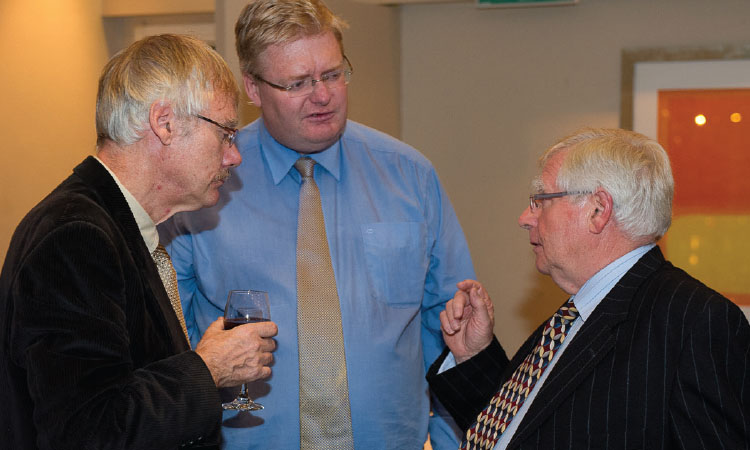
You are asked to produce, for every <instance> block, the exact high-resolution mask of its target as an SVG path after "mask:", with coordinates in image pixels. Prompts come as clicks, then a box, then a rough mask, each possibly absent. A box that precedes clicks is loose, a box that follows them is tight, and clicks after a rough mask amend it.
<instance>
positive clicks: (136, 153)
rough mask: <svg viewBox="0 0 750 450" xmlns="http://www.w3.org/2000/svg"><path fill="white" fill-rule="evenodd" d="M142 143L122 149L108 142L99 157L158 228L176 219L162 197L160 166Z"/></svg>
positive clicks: (100, 151) (102, 146)
mask: <svg viewBox="0 0 750 450" xmlns="http://www.w3.org/2000/svg"><path fill="white" fill-rule="evenodd" d="M139 144H141V141H138V142H136V143H135V144H132V145H127V146H121V145H118V144H116V143H115V142H112V141H107V142H106V143H104V144H103V145H101V146H100V147H99V149H98V153H97V156H98V157H99V159H100V160H101V161H102V162H103V163H104V164H105V165H106V166H107V167H108V168H109V170H111V171H112V172H113V173H114V174H115V175H116V176H117V179H118V180H119V181H120V183H121V184H122V185H123V186H124V187H125V189H127V190H128V191H129V192H130V193H131V194H132V195H133V197H135V199H136V200H137V201H138V203H139V204H140V205H141V206H142V207H143V209H145V210H146V212H147V213H148V215H149V217H151V220H153V221H154V223H156V224H159V223H161V222H163V221H165V220H167V219H168V218H169V217H171V216H172V215H173V213H170V211H171V210H172V208H171V207H169V205H168V202H167V201H166V200H167V199H165V198H164V196H163V195H162V189H161V186H160V184H159V183H160V177H159V176H158V175H159V167H160V166H159V164H158V161H153V160H152V159H153V158H151V157H150V155H151V153H149V152H148V149H147V148H144V146H143V145H139Z"/></svg>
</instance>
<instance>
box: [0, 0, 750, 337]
mask: <svg viewBox="0 0 750 450" xmlns="http://www.w3.org/2000/svg"><path fill="white" fill-rule="evenodd" d="M215 3H216V13H217V24H216V25H217V47H218V49H219V51H220V52H222V53H223V54H224V56H225V57H226V58H227V59H228V60H229V61H230V63H232V64H235V66H236V56H235V55H234V48H233V46H234V37H233V31H232V30H233V26H234V21H235V19H236V17H237V13H238V12H239V10H240V9H241V8H242V6H244V3H245V0H216V2H215ZM328 3H329V4H330V6H331V7H332V9H334V10H335V11H337V12H338V13H339V14H341V15H342V16H343V17H344V18H345V19H347V20H348V21H349V23H350V25H351V29H350V30H349V31H347V32H346V34H345V42H346V49H347V54H348V55H349V57H350V59H351V60H352V62H353V64H354V67H355V78H354V81H353V82H352V85H351V90H350V110H351V117H352V118H354V119H355V120H358V121H361V122H363V123H366V124H368V125H370V126H373V127H375V128H378V129H381V130H383V131H386V132H388V133H390V134H393V135H395V136H399V135H400V137H401V138H403V139H404V140H405V141H406V142H408V143H410V144H412V145H414V146H416V147H417V148H419V149H420V150H422V152H423V153H425V154H426V155H427V156H428V157H429V158H430V159H431V160H432V161H433V163H434V164H435V166H436V167H437V169H438V172H439V173H440V176H441V179H442V180H443V183H444V184H445V187H446V189H447V191H448V193H449V195H450V197H451V199H452V201H453V204H454V206H455V208H456V210H457V212H458V215H459V218H460V220H461V222H462V224H463V226H464V229H465V231H466V234H467V238H468V240H469V244H470V246H471V249H472V254H473V257H474V261H475V265H476V268H477V272H478V275H479V278H480V279H481V280H483V281H484V282H485V283H486V284H487V286H488V289H489V290H490V292H491V293H492V294H494V298H495V303H496V305H497V306H496V315H497V320H498V326H497V327H496V331H497V334H498V335H499V337H500V339H501V340H502V342H503V343H504V344H505V345H506V347H507V348H508V350H509V351H513V350H514V349H515V347H517V346H518V345H519V344H520V342H521V340H522V339H523V338H525V336H526V335H527V334H528V333H529V331H530V330H531V328H533V327H534V326H535V325H536V324H537V323H539V322H540V321H541V320H543V319H544V318H545V317H546V316H547V315H548V314H549V313H550V311H552V310H553V309H554V308H555V307H556V306H557V305H558V304H559V303H561V302H562V300H563V294H562V292H561V291H559V290H558V289H557V288H556V287H555V286H554V285H553V284H552V283H551V282H550V281H549V279H548V278H545V277H542V276H539V275H538V274H536V272H535V270H534V266H533V258H532V254H531V251H530V249H529V246H528V240H527V236H526V233H525V232H523V230H521V229H519V228H518V227H517V225H516V217H517V216H518V214H519V213H520V212H521V210H522V209H523V208H524V207H525V206H526V203H527V196H528V181H529V179H530V177H531V176H532V175H533V173H534V170H535V164H536V157H537V156H538V154H539V153H540V152H541V151H542V150H543V149H544V148H545V147H546V146H547V145H549V144H550V143H552V142H553V141H554V140H555V139H556V138H557V137H559V136H561V135H563V134H566V133H568V132H570V131H572V130H574V129H575V128H577V127H579V126H582V125H594V126H617V125H618V123H619V113H618V111H619V107H620V105H619V89H620V86H619V83H620V51H621V50H622V49H623V48H628V47H653V46H684V45H710V44H725V43H748V42H750V31H748V30H749V29H748V27H747V17H750V2H747V1H746V0H717V1H714V2H707V1H704V0H660V1H658V2H654V1H652V0H607V1H603V0H581V1H580V3H579V4H578V5H576V6H572V7H543V8H528V9H478V8H475V7H474V5H473V3H468V2H464V3H447V4H442V3H441V4H429V3H428V4H419V5H409V6H401V7H398V8H396V7H385V6H373V5H366V4H361V3H356V2H353V1H351V0H329V1H328ZM101 13H102V10H101V6H100V1H99V0H66V1H65V2H61V1H59V0H35V1H33V2H29V1H27V0H0V57H2V59H1V61H3V63H2V64H3V68H2V69H0V98H2V99H3V107H2V108H0V129H1V130H2V137H3V144H4V149H3V151H2V152H0V158H1V159H0V163H1V164H2V165H1V167H2V176H0V211H2V214H1V215H0V257H1V258H2V259H4V255H5V251H6V249H7V246H8V242H9V240H10V235H11V233H12V231H13V229H14V228H15V226H16V224H17V223H18V221H19V220H20V219H21V217H22V216H23V215H24V214H25V213H26V212H27V211H28V210H29V208H31V207H32V206H33V205H34V204H35V203H36V202H37V201H39V200H40V199H41V198H42V196H44V195H45V194H46V193H47V192H49V190H50V189H52V188H53V187H54V186H55V185H56V184H57V183H58V182H59V181H60V180H61V179H63V178H64V177H65V176H66V175H67V174H68V173H69V172H70V169H71V168H72V167H73V166H74V165H75V164H76V163H77V162H78V161H79V160H80V159H81V158H82V157H83V156H84V155H86V154H91V153H93V151H94V144H95V131H94V102H95V88H96V80H97V78H98V75H99V70H100V69H101V67H102V65H103V64H104V62H105V60H106V55H107V48H106V44H105V39H104V31H103V30H102V20H101ZM112 20H114V19H112ZM256 114H257V111H254V108H252V107H248V108H247V110H246V114H245V115H243V118H244V119H245V121H247V120H250V119H252V118H253V117H254V116H255V115H256Z"/></svg>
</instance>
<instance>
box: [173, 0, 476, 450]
mask: <svg viewBox="0 0 750 450" xmlns="http://www.w3.org/2000/svg"><path fill="white" fill-rule="evenodd" d="M343 27H344V23H343V22H342V21H341V20H340V19H339V18H337V17H336V16H334V15H333V13H331V11H329V10H328V9H327V8H326V6H325V5H324V4H323V3H322V2H319V1H317V0H303V1H297V2H292V1H270V0H268V1H267V0H259V1H256V2H253V3H251V4H250V5H248V6H247V7H246V8H245V10H244V11H243V12H242V13H241V16H240V18H239V20H238V23H237V26H236V33H237V49H238V53H239V57H240V64H241V68H242V73H243V78H244V85H245V89H246V91H247V94H248V96H249V98H250V99H251V100H252V102H253V103H254V104H255V105H256V106H258V107H260V109H261V118H260V119H258V120H257V121H255V122H253V123H251V124H250V125H248V126H247V127H245V128H244V129H242V130H241V131H240V133H239V136H238V138H237V145H238V147H239V150H240V153H241V155H242V158H243V161H244V164H243V165H242V166H241V167H240V168H238V170H236V171H234V176H233V177H232V178H231V179H229V180H228V181H227V184H226V185H225V186H224V189H223V192H222V196H221V199H220V201H219V203H218V204H217V206H216V207H214V208H211V209H207V210H204V212H203V213H201V214H180V215H178V216H176V217H175V218H174V220H173V221H172V222H170V223H169V224H167V225H166V226H165V227H163V228H162V229H161V230H160V231H162V232H163V234H167V233H169V234H172V235H174V236H176V237H175V238H174V240H173V241H172V242H171V245H170V246H169V250H170V253H171V255H172V258H173V261H174V264H175V267H176V270H177V272H178V278H179V285H180V294H181V298H182V300H183V310H184V311H185V316H186V320H187V322H188V327H189V330H190V333H191V339H192V340H194V341H195V340H197V339H199V338H200V336H201V334H202V333H203V331H204V330H205V329H206V327H207V326H208V324H209V323H211V322H212V321H213V320H215V319H216V317H217V316H219V315H221V314H222V310H223V307H224V302H225V299H226V295H227V292H228V291H229V290H230V289H259V290H264V291H268V293H269V297H270V304H271V317H272V319H273V321H274V322H275V323H276V324H277V325H278V329H279V333H278V336H277V342H278V349H277V350H276V352H275V354H274V367H273V376H272V378H271V379H270V380H269V381H268V382H267V383H253V384H251V385H250V386H249V389H250V394H251V396H254V397H253V398H256V399H258V400H259V401H260V403H262V404H263V405H264V406H265V410H263V411H262V412H257V413H252V415H250V414H247V413H243V414H237V413H234V412H231V413H225V428H224V431H223V432H224V438H225V442H226V447H227V448H231V449H248V448H263V449H289V448H298V447H302V448H313V447H308V445H307V443H306V441H305V439H302V442H301V433H300V406H299V402H300V399H299V392H300V389H299V363H298V357H299V354H298V336H297V331H298V327H297V310H298V307H297V274H296V272H297V270H296V252H297V221H298V203H299V195H300V183H301V176H300V173H299V172H298V171H297V169H296V168H295V167H294V164H295V162H296V161H297V160H298V159H299V158H300V157H301V156H309V157H310V158H312V159H313V160H314V161H315V163H316V164H315V167H314V180H315V183H316V184H317V187H318V189H319V191H320V199H321V205H322V211H323V216H324V222H325V231H326V236H327V241H328V246H329V249H330V256H331V262H332V267H333V272H334V274H335V284H336V286H335V287H336V290H337V292H338V298H339V304H340V314H341V327H342V331H343V341H344V349H345V358H346V365H345V366H346V374H347V377H346V378H347V381H348V397H349V406H350V410H351V426H350V427H348V426H347V428H351V435H352V438H353V445H354V446H355V447H356V448H360V449H421V448H422V446H423V444H424V442H425V440H426V439H427V435H428V431H429V433H430V437H431V440H432V446H433V448H435V449H442V448H455V447H456V446H457V445H458V436H457V434H456V432H455V431H454V424H453V423H452V419H450V418H448V419H447V420H448V422H446V419H445V418H444V417H442V416H441V415H440V414H439V411H440V410H439V408H438V407H437V406H436V405H431V404H430V399H429V394H428V388H427V383H426V381H425V379H424V376H425V372H426V366H427V365H428V364H429V362H431V361H433V360H434V359H435V358H436V357H437V356H438V354H439V353H440V351H441V350H442V347H443V341H442V337H441V333H440V323H439V313H440V311H441V310H442V309H443V307H444V305H445V302H446V301H447V299H449V298H451V297H452V296H453V293H454V292H455V289H456V283H457V282H458V281H460V280H462V279H464V278H467V277H471V276H472V275H473V267H472V263H471V259H470V256H469V251H468V248H467V244H466V240H465V238H464V235H463V232H462V230H461V227H460V225H459V223H458V220H457V218H456V216H455V213H454V210H453V208H452V206H451V204H450V202H449V200H448V198H447V195H446V193H445V191H444V190H443V188H442V187H441V185H440V182H439V181H438V177H437V174H436V172H435V169H434V168H433V167H432V165H431V164H430V162H429V161H428V160H427V159H426V158H424V156H422V155H421V154H420V153H418V152H417V151H416V150H415V149H413V148H412V147H410V146H408V145H406V144H404V143H402V142H399V141H398V140H396V139H393V138H391V137H389V136H387V135H385V134H383V133H380V132H378V131H375V130H373V129H370V128H368V127H366V126H364V125H361V124H358V123H355V122H352V121H348V120H347V84H348V82H349V80H350V78H351V75H352V71H353V69H352V67H351V65H350V63H349V61H348V59H347V58H346V57H345V55H344V52H343V43H342V29H343ZM229 396H230V395H227V397H229ZM332 401H333V399H332ZM431 407H432V410H433V411H434V412H435V414H433V415H431V414H430V411H431ZM326 433H327V430H326V429H325V427H323V428H322V431H321V434H326Z"/></svg>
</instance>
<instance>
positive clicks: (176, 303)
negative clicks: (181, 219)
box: [151, 244, 190, 345]
mask: <svg viewBox="0 0 750 450" xmlns="http://www.w3.org/2000/svg"><path fill="white" fill-rule="evenodd" d="M151 256H152V257H153V258H154V262H155V263H156V267H157V268H158V269H159V276H160V277H161V282H162V283H163V284H164V289H166V290H167V294H169V301H170V302H171V303H172V308H173V309H174V313H175V314H176V315H177V319H179V321H180V326H182V332H183V333H185V339H187V341H188V345H189V344H190V338H189V337H188V332H187V326H185V316H184V315H183V314H182V304H181V303H180V291H179V290H177V274H176V273H175V271H174V266H173V265H172V260H171V259H169V253H167V249H165V248H164V246H163V245H161V244H159V245H157V246H156V250H154V251H153V252H152V253H151Z"/></svg>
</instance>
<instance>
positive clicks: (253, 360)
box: [195, 319, 278, 387]
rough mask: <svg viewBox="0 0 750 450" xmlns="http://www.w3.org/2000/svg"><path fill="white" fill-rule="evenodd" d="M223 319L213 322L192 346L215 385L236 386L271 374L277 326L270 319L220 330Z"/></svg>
mask: <svg viewBox="0 0 750 450" xmlns="http://www.w3.org/2000/svg"><path fill="white" fill-rule="evenodd" d="M223 328H224V326H223V319H219V320H217V321H215V322H213V323H212V324H211V325H210V326H209V327H208V329H206V332H205V333H204V334H203V338H202V339H201V341H200V342H199V343H198V345H197V346H196V349H195V352H196V353H198V355H200V356H201V358H203V361H204V362H205V363H206V366H207V367H208V369H209V371H211V375H212V376H213V378H214V382H215V383H216V385H217V386H218V387H226V386H237V385H239V384H242V383H245V382H250V381H254V380H258V379H262V378H267V377H269V376H270V375H271V368H270V367H268V366H269V365H270V364H271V363H272V362H273V355H272V353H271V352H273V351H274V350H275V349H276V341H275V340H274V339H272V338H273V336H276V333H277V332H278V327H277V326H276V324H275V323H273V322H258V323H250V324H245V325H240V326H237V327H234V328H233V329H231V330H224V329H223Z"/></svg>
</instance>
